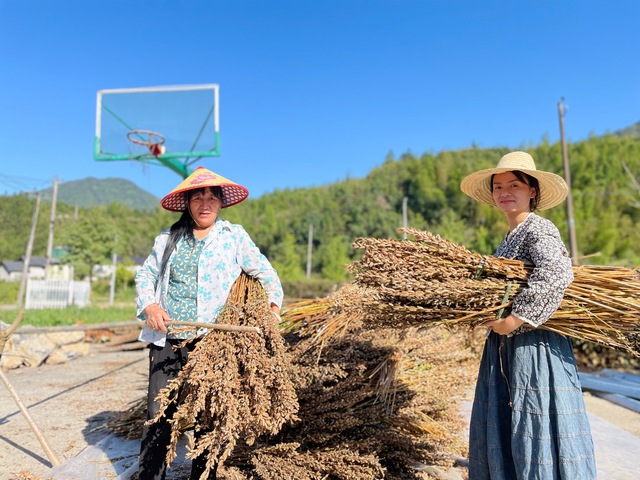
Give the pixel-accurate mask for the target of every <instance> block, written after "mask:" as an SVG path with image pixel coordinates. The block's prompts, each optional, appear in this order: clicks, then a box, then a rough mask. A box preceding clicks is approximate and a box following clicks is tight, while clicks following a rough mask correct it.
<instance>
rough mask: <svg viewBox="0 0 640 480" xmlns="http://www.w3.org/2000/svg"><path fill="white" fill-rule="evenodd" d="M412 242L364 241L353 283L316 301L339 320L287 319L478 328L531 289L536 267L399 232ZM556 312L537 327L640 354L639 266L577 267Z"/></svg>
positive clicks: (298, 309) (292, 315)
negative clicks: (524, 290)
mask: <svg viewBox="0 0 640 480" xmlns="http://www.w3.org/2000/svg"><path fill="white" fill-rule="evenodd" d="M400 231H401V232H406V233H407V234H409V235H411V236H413V237H414V240H405V241H399V240H391V239H375V238H361V239H358V240H356V241H355V243H354V246H355V247H357V248H362V249H363V250H364V256H363V258H362V259H361V260H360V261H357V262H354V263H353V264H352V265H350V266H349V267H348V268H349V270H350V271H351V272H352V273H353V274H354V281H353V282H352V283H350V284H347V285H345V286H343V287H342V288H341V289H340V290H338V291H337V292H336V293H335V294H334V295H332V296H331V297H329V298H327V299H323V300H321V301H319V302H317V303H316V305H315V308H316V313H319V310H318V308H320V307H322V308H324V309H325V310H327V311H328V312H329V313H330V314H331V316H332V318H333V320H334V321H333V323H332V324H330V325H329V324H327V323H326V322H324V321H323V319H322V318H321V317H319V318H321V320H322V321H320V322H319V323H318V325H317V326H316V325H314V316H315V314H316V313H314V311H313V310H312V309H310V308H309V307H308V306H306V305H302V304H296V305H292V306H291V309H290V311H288V312H287V314H286V315H285V316H286V318H287V319H288V320H290V321H291V322H292V324H296V323H297V322H303V323H304V324H305V325H306V326H307V328H312V329H316V332H317V333H316V334H317V335H318V337H323V338H325V337H326V336H327V335H330V334H333V333H334V332H339V331H340V329H341V328H342V325H343V324H344V322H345V321H347V319H348V321H349V322H351V323H354V322H365V323H366V324H367V325H368V326H375V325H384V326H396V327H402V326H409V325H435V324H446V325H451V326H455V325H457V326H470V327H475V326H478V325H480V324H481V323H483V322H485V321H488V320H493V319H495V318H496V316H498V315H500V314H502V313H503V311H504V309H508V308H509V306H510V305H511V301H512V299H513V297H514V296H515V295H517V294H518V293H519V292H520V291H521V290H522V288H524V287H525V286H526V282H527V277H528V275H529V273H530V272H531V271H532V269H533V266H532V265H530V264H526V263H523V262H521V261H518V260H510V259H506V258H496V257H491V256H486V255H480V254H477V253H473V252H471V251H470V250H468V249H466V248H465V247H462V246H460V245H457V244H455V243H453V242H450V241H448V240H446V239H444V238H442V237H440V236H438V235H434V234H432V233H429V232H424V231H419V230H415V229H411V228H405V229H400ZM573 274H574V281H573V282H572V283H571V285H569V287H568V288H567V290H566V291H565V295H564V298H563V301H562V303H561V305H560V307H559V308H558V310H557V311H556V313H555V314H554V315H553V316H552V317H551V319H549V320H548V321H547V322H545V323H544V324H543V325H542V326H541V327H539V328H546V329H548V330H552V331H555V332H558V333H561V334H563V335H568V336H571V337H573V338H576V339H580V340H585V341H588V342H595V343H599V344H602V345H605V346H607V347H613V348H618V349H622V350H625V351H627V352H629V353H631V354H633V355H635V356H640V345H639V343H638V342H639V339H640V272H639V270H638V268H636V269H628V268H624V267H608V266H590V265H579V266H574V267H573Z"/></svg>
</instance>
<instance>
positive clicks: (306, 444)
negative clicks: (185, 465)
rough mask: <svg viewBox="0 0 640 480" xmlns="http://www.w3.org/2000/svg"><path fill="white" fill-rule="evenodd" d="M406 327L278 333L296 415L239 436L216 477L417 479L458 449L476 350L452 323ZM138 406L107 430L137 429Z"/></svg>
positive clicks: (460, 452) (449, 460) (461, 449)
mask: <svg viewBox="0 0 640 480" xmlns="http://www.w3.org/2000/svg"><path fill="white" fill-rule="evenodd" d="M325 313H327V310H325ZM325 319H326V320H330V316H329V317H327V316H325ZM299 325H301V324H299ZM409 330H410V331H409V334H408V335H406V334H405V332H399V331H397V330H395V329H367V330H358V329H357V328H356V329H352V328H350V327H347V328H345V329H344V330H343V331H342V332H341V333H342V334H341V335H334V336H332V337H330V338H327V339H326V340H325V341H318V339H317V338H316V337H315V336H314V335H313V333H312V332H311V331H309V330H304V329H297V328H293V329H291V331H289V332H287V333H285V334H284V339H285V343H286V345H287V347H288V351H289V353H290V357H291V367H292V375H291V379H292V382H293V384H294V385H295V389H296V394H297V396H298V399H299V405H300V408H299V411H298V420H297V421H295V422H293V423H287V424H286V425H284V426H283V428H282V429H281V430H280V431H279V432H278V433H277V434H275V435H271V434H265V435H263V436H262V437H259V438H258V439H256V441H255V442H254V443H253V444H252V445H248V444H246V443H245V442H242V441H239V442H238V443H237V445H236V447H235V449H234V450H233V452H232V453H231V455H230V456H229V457H228V458H227V460H226V462H225V463H224V465H220V467H219V468H218V471H217V478H218V479H219V480H249V479H251V480H272V479H279V478H282V479H285V478H286V479H301V480H326V479H328V478H331V479H334V480H369V479H372V478H385V479H386V480H408V479H413V480H419V479H426V478H432V477H430V476H427V475H426V474H424V476H423V475H422V474H420V470H424V469H425V467H426V466H429V468H430V469H432V470H433V469H438V468H439V467H440V468H442V467H446V468H449V467H451V466H452V465H453V464H454V462H455V459H456V458H464V457H465V456H466V450H467V445H466V439H465V438H463V437H462V436H461V435H459V432H460V431H462V430H463V429H464V420H463V419H462V418H461V417H460V415H459V408H460V402H461V401H462V400H464V399H465V397H466V395H467V392H468V388H469V384H470V383H471V382H472V381H473V379H474V378H475V375H476V371H477V362H478V353H477V352H473V351H472V350H471V349H469V348H468V347H469V342H470V339H469V336H468V335H466V334H463V333H461V332H451V331H449V330H447V329H445V328H433V329H424V328H418V329H409ZM140 407H143V411H141V409H140ZM144 407H145V405H144V403H141V402H137V403H136V404H134V405H133V406H132V407H131V408H130V409H129V411H127V412H124V413H123V414H121V415H120V416H119V418H118V420H117V421H114V422H112V423H111V424H110V425H109V426H110V428H111V430H112V431H114V432H115V433H116V434H118V435H120V436H127V437H128V438H132V437H133V438H137V437H139V435H140V432H141V428H140V425H141V422H140V419H141V418H144V416H145V415H146V411H145V410H144ZM185 478H186V477H185ZM437 478H445V477H444V476H442V477H437ZM446 478H448V477H446Z"/></svg>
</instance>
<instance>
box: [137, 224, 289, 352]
mask: <svg viewBox="0 0 640 480" xmlns="http://www.w3.org/2000/svg"><path fill="white" fill-rule="evenodd" d="M168 239H169V230H168V229H167V230H165V231H163V232H162V233H161V234H160V235H158V236H157V237H156V239H155V243H154V246H153V250H152V252H151V254H150V255H149V257H148V258H147V259H146V260H145V262H144V264H143V265H142V268H141V269H140V271H139V272H138V273H137V275H136V306H137V317H138V318H139V319H140V320H146V316H145V314H144V309H145V308H146V307H147V306H149V305H151V304H152V303H157V304H158V305H159V306H160V307H161V308H163V309H164V310H166V311H168V312H170V309H169V308H168V302H167V300H168V295H169V293H168V290H169V285H170V283H169V280H170V278H171V273H170V272H171V271H172V263H173V262H174V261H176V256H177V255H179V254H180V252H183V249H184V248H185V247H186V246H187V245H186V244H185V242H186V240H185V239H182V240H181V241H180V242H178V245H177V246H176V250H175V251H174V252H173V253H172V254H171V257H170V258H169V262H168V265H167V272H169V274H165V275H164V276H163V277H162V282H158V277H159V274H160V264H161V261H162V256H163V253H164V249H165V246H166V244H167V241H168ZM183 253H184V252H183ZM243 271H244V272H245V273H247V274H248V275H251V276H253V277H255V278H257V279H258V281H260V283H261V284H262V286H263V287H264V289H265V291H266V293H267V298H268V301H269V303H275V304H276V305H278V306H279V307H280V306H282V300H283V296H284V294H283V291H282V285H281V283H280V279H279V277H278V274H277V272H276V271H275V269H274V268H273V267H272V266H271V263H269V260H267V258H266V257H265V256H264V255H263V254H262V253H260V250H259V249H258V247H257V246H256V245H255V243H253V241H252V240H251V238H250V237H249V234H248V233H247V232H246V231H245V229H244V228H243V227H242V226H241V225H236V224H232V223H230V222H228V221H227V220H223V219H221V218H218V219H216V223H215V224H214V226H213V228H212V229H211V231H210V232H209V235H207V236H206V237H205V238H204V239H203V245H202V252H201V253H200V254H199V255H198V259H197V274H196V275H197V276H196V277H195V278H197V289H196V298H195V300H196V313H197V317H196V318H194V319H193V320H194V321H197V322H211V323H215V322H216V319H217V317H218V314H219V313H220V310H221V309H222V307H224V305H225V302H226V301H227V297H228V295H229V292H230V291H231V287H232V285H233V283H234V282H235V281H236V279H237V278H238V277H239V276H240V273H241V272H243ZM174 278H175V277H174ZM174 293H175V292H174ZM165 337H166V336H165V334H164V333H163V332H160V331H157V330H153V329H152V328H150V327H148V326H146V325H145V326H144V327H143V329H142V332H141V333H140V340H142V341H146V342H150V343H154V344H156V345H159V346H162V345H164V343H165Z"/></svg>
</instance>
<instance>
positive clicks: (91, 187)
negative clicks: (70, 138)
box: [41, 177, 160, 210]
mask: <svg viewBox="0 0 640 480" xmlns="http://www.w3.org/2000/svg"><path fill="white" fill-rule="evenodd" d="M125 192H126V194H124V193H125ZM41 193H42V197H43V198H44V199H51V198H52V196H53V188H47V189H45V190H42V192H41ZM58 201H60V202H64V203H66V204H68V205H81V206H83V207H89V206H93V205H104V206H107V205H110V204H111V203H113V202H121V203H123V204H124V205H126V206H128V207H131V208H134V209H136V210H153V208H154V207H155V206H156V205H158V202H160V199H158V198H156V197H154V196H153V195H151V194H150V193H149V192H147V191H145V190H143V189H141V188H140V187H138V186H137V185H136V184H135V183H133V182H132V181H130V180H126V179H124V178H103V179H100V178H93V177H88V178H84V179H82V180H73V181H69V182H62V183H60V184H59V185H58Z"/></svg>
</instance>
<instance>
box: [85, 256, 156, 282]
mask: <svg viewBox="0 0 640 480" xmlns="http://www.w3.org/2000/svg"><path fill="white" fill-rule="evenodd" d="M146 259H147V257H127V264H128V265H127V267H126V268H127V270H129V271H130V272H131V273H132V274H134V275H135V274H136V273H138V270H140V268H142V264H143V263H144V261H145V260H146ZM124 263H125V259H124V258H123V257H118V258H117V259H116V265H118V264H124ZM129 263H130V264H129ZM112 272H113V264H111V263H109V264H102V265H94V267H93V271H92V276H93V278H94V279H97V278H110V277H111V273H112Z"/></svg>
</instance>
